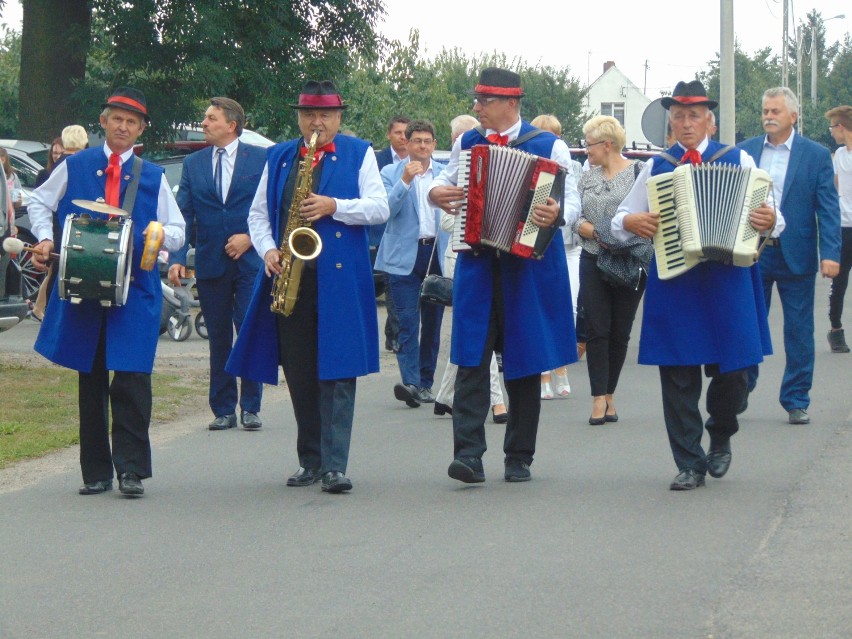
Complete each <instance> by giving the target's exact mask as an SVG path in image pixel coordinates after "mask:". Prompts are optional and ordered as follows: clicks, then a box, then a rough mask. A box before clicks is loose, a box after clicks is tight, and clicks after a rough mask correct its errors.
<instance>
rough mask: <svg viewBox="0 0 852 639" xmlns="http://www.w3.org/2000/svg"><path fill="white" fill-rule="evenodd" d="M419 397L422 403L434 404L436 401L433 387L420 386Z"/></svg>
mask: <svg viewBox="0 0 852 639" xmlns="http://www.w3.org/2000/svg"><path fill="white" fill-rule="evenodd" d="M417 399H418V401H419V402H420V403H421V404H432V403H434V402H435V396H434V395H433V394H432V389H431V388H418V389H417Z"/></svg>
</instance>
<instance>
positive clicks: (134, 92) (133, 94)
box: [101, 87, 151, 122]
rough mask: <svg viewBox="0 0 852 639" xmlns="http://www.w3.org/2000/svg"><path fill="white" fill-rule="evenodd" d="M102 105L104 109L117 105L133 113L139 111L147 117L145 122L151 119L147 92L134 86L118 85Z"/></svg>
mask: <svg viewBox="0 0 852 639" xmlns="http://www.w3.org/2000/svg"><path fill="white" fill-rule="evenodd" d="M101 107H102V108H104V109H105V108H107V107H115V108H116V109H124V110H125V111H132V112H133V113H138V114H139V115H141V116H143V117H144V118H145V122H150V121H151V118H149V117H148V107H147V104H146V102H145V94H144V93H142V92H141V91H140V90H139V89H134V88H133V87H118V88H117V89H116V90H115V91H113V93H112V95H111V96H110V97H109V98H108V99H107V101H106V102H105V103H103V104H102V105H101Z"/></svg>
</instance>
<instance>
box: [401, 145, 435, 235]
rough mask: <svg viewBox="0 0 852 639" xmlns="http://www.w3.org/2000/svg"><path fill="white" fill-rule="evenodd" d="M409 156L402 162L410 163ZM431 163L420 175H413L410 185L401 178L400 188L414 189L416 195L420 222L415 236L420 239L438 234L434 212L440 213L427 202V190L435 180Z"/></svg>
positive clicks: (429, 201) (430, 162)
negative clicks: (417, 233) (418, 232)
mask: <svg viewBox="0 0 852 639" xmlns="http://www.w3.org/2000/svg"><path fill="white" fill-rule="evenodd" d="M410 161H411V156H409V157H407V158H405V160H403V162H406V163H407V162H410ZM432 169H433V166H432V161H431V160H429V166H428V167H426V170H425V171H424V172H423V173H422V174H421V175H415V176H414V179H413V180H411V184H406V183H405V182H404V181H403V180H402V178H400V182H402V186H404V187H405V188H406V189H411V188H412V187H414V188H415V189H416V190H415V191H414V192H415V193H416V194H417V217H418V218H419V220H420V234H419V235H418V236H417V237H419V238H420V239H424V238H429V237H435V236H436V235H437V234H438V229H437V228H436V225H435V218H436V215H435V213H436V211H440V209H439V208H438V207H436V206H435V205H434V204H432V202H431V200H429V189H430V188H432V182H433V181H434V180H435V175H434V173H433V171H432Z"/></svg>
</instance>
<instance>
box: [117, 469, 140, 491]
mask: <svg viewBox="0 0 852 639" xmlns="http://www.w3.org/2000/svg"><path fill="white" fill-rule="evenodd" d="M118 490H119V492H121V494H122V495H124V496H125V497H141V496H142V495H143V494H144V493H145V489H144V488H142V480H141V479H139V475H137V474H136V473H121V474H120V475H119V476H118Z"/></svg>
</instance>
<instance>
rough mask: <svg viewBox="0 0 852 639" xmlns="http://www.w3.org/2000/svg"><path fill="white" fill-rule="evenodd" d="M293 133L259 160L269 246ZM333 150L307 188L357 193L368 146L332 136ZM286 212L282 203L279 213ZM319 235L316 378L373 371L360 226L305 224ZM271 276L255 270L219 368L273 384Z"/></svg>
mask: <svg viewBox="0 0 852 639" xmlns="http://www.w3.org/2000/svg"><path fill="white" fill-rule="evenodd" d="M300 144H301V138H299V139H297V140H289V141H287V142H282V143H280V144H276V145H275V146H272V147H269V149H268V150H267V159H266V166H267V169H268V182H267V191H266V201H267V206H268V210H269V221H270V224H271V226H272V233H273V236H274V237H275V243H276V245H278V246H280V245H281V238H280V237H279V213H280V208H281V198H282V196H283V192H284V187H285V185H286V182H287V176H288V175H289V174H290V170H291V168H292V167H293V166H294V164H295V165H298V162H299V158H298V157H297V151H298V148H299V145H300ZM334 144H335V146H336V150H335V151H334V152H333V153H330V154H326V156H325V158H324V159H323V164H322V176H321V178H320V183H319V185H317V184H313V189H312V190H313V192H314V193H317V194H318V195H328V196H330V197H336V198H341V199H356V198H359V197H360V192H359V188H358V172H359V170H360V168H361V163H362V162H363V159H364V155H365V154H366V153H372V151H371V150H370V145H369V144H368V143H367V142H364V141H363V140H359V139H358V138H353V137H349V136H346V135H341V134H338V135H337V136H335V138H334ZM286 210H289V204H288V205H287V206H286V208H285V211H286ZM313 227H314V230H315V231H316V232H317V233H319V235H320V237H321V238H322V252H321V253H320V255H319V257H317V258H316V263H317V285H318V295H319V300H318V309H317V310H318V322H319V324H318V332H319V362H318V367H319V378H320V379H323V380H332V379H343V378H348V377H359V376H361V375H367V374H369V373H375V372H377V371H378V370H379V328H378V326H379V324H378V318H377V315H376V298H375V288H374V285H373V272H372V269H371V267H370V251H369V244H368V241H367V228H368V227H366V226H362V225H350V224H344V223H342V222H338V221H337V220H335V219H333V217H331V216H329V217H324V218H322V219H321V220H319V221H318V222H317V223H315V224H314V225H313ZM271 290H272V279H271V278H270V277H267V275H266V273H265V271H264V270H263V269H261V270H260V272H259V273H258V274H257V280H256V281H255V286H254V292H253V293H252V299H251V302H250V303H249V308H248V311H247V312H246V317H245V320H244V321H243V325H242V327H241V328H240V333H239V335H238V337H237V342H236V344H235V345H234V350H233V351H232V353H231V357H230V358H229V359H228V364H227V365H226V367H225V370H227V371H228V372H229V373H231V375H234V376H237V377H245V378H247V379H252V380H255V381H258V382H264V383H265V384H277V383H278V331H277V327H276V321H275V317H276V316H275V314H274V313H273V312H272V311H271V310H270V309H269V305H270V303H271V302H272V298H271V296H270V293H271Z"/></svg>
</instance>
